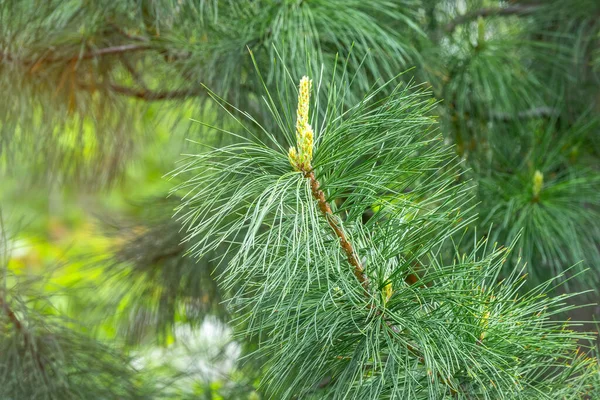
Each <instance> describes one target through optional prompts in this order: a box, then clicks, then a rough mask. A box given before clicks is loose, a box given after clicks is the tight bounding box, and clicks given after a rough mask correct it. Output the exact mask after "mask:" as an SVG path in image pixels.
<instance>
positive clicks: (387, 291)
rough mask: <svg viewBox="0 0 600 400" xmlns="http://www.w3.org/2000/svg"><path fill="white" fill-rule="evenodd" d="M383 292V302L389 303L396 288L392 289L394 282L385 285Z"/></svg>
mask: <svg viewBox="0 0 600 400" xmlns="http://www.w3.org/2000/svg"><path fill="white" fill-rule="evenodd" d="M381 293H382V295H383V304H387V302H388V301H389V300H390V298H391V297H392V294H393V293H394V290H393V289H392V282H389V283H388V284H387V285H385V286H384V287H383V289H382V290H381Z"/></svg>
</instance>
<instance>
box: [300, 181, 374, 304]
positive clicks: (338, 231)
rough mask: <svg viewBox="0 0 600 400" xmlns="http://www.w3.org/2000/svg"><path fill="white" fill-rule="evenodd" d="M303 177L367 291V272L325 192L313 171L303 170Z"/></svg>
mask: <svg viewBox="0 0 600 400" xmlns="http://www.w3.org/2000/svg"><path fill="white" fill-rule="evenodd" d="M304 177H305V178H307V179H308V180H309V181H310V190H311V192H312V195H313V197H314V198H315V200H317V202H318V203H319V209H320V210H321V212H322V213H323V215H324V216H325V218H326V219H327V223H328V224H329V226H330V227H331V229H333V231H334V232H335V235H336V236H337V237H338V239H339V241H340V246H341V247H342V250H344V253H345V254H346V257H347V259H348V263H349V264H350V265H351V266H352V267H353V272H354V276H356V279H358V282H359V283H360V284H361V285H362V287H363V288H364V289H365V291H367V292H368V290H369V285H370V281H369V277H368V276H367V274H365V268H364V267H363V265H362V263H361V262H360V259H359V258H358V255H357V254H356V251H354V247H352V244H351V243H350V242H349V241H348V238H347V237H346V234H345V233H344V231H343V229H342V227H341V225H340V223H339V221H338V220H337V218H336V217H335V216H334V215H333V211H331V206H330V205H329V203H327V200H326V199H325V193H323V191H322V190H321V185H320V183H319V181H318V180H317V178H316V177H315V174H314V172H313V171H307V172H304Z"/></svg>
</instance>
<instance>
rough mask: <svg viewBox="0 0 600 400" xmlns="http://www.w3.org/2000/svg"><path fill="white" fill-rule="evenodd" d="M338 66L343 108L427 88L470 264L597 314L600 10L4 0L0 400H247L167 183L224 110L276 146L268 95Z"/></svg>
mask: <svg viewBox="0 0 600 400" xmlns="http://www.w3.org/2000/svg"><path fill="white" fill-rule="evenodd" d="M250 53H252V55H253V57H254V61H253V59H252V57H251V56H250ZM336 68H337V69H338V71H339V70H342V69H344V68H345V69H346V71H347V74H346V75H341V74H339V73H338V74H337V75H335V78H334V79H336V80H338V84H340V85H345V84H348V83H349V82H350V81H352V82H353V83H354V86H353V87H354V88H356V89H354V92H353V93H350V95H349V96H348V100H347V101H348V102H349V103H352V102H356V101H358V100H359V99H360V98H361V96H362V95H363V94H364V93H365V92H366V91H367V90H368V89H369V88H370V87H371V86H372V85H374V84H375V83H376V82H379V83H382V82H385V81H387V80H389V79H391V78H393V77H395V76H397V75H398V74H401V73H403V75H402V76H401V77H400V79H401V80H403V81H405V82H407V83H408V82H409V81H412V82H415V83H417V84H421V85H423V86H424V87H427V88H429V90H430V91H431V99H432V101H438V103H437V104H438V105H437V107H436V108H435V115H436V116H438V120H439V129H440V130H441V132H442V133H443V134H444V137H445V139H446V142H447V143H448V145H451V146H453V147H454V149H455V150H456V156H457V160H458V161H460V162H461V165H462V167H463V170H464V172H463V174H462V175H459V176H457V177H456V179H457V182H458V181H463V180H467V181H469V182H470V183H471V184H472V185H471V187H472V189H471V191H472V193H471V195H472V198H473V200H472V206H473V213H474V214H477V215H478V218H477V220H476V221H475V222H474V223H472V224H471V226H470V228H469V231H468V232H466V233H464V235H465V237H466V238H467V239H466V240H464V243H465V245H464V246H465V248H468V247H469V245H470V244H469V243H472V242H473V240H472V239H474V238H482V237H484V236H488V237H489V238H490V240H491V241H492V242H498V243H500V244H509V243H511V242H513V241H515V240H516V247H517V248H518V249H519V251H516V252H514V255H515V256H514V260H511V262H509V263H507V269H510V268H514V267H515V266H517V265H525V268H526V270H527V273H528V275H529V277H530V284H531V285H533V284H536V283H540V282H543V281H545V280H547V279H549V278H552V277H555V276H557V275H559V274H561V273H564V274H565V275H564V277H565V278H561V280H563V281H564V282H563V285H562V286H560V287H559V288H557V289H556V291H557V293H561V292H578V291H584V292H586V293H585V294H584V295H582V296H579V297H577V301H578V302H579V303H578V305H582V306H583V305H587V304H590V303H595V302H596V301H597V295H598V293H597V285H598V282H599V281H600V246H599V245H600V223H599V222H598V221H599V217H600V215H599V210H600V208H599V207H600V174H599V173H598V172H599V169H600V162H599V160H600V2H598V1H597V0H570V1H563V0H546V1H535V0H513V1H493V0H371V1H368V2H365V1H359V0H119V1H114V0H110V1H109V0H96V1H91V0H48V1H36V0H12V1H11V0H0V93H1V97H0V210H1V221H2V227H1V228H2V229H1V231H2V238H1V239H0V244H1V246H0V252H1V254H0V256H1V260H0V261H1V262H2V271H3V272H2V277H3V282H4V283H3V286H2V288H1V290H0V307H1V308H2V310H3V311H2V313H1V314H2V317H0V350H3V351H0V364H2V365H4V367H0V372H3V373H4V375H3V376H4V377H5V378H0V379H5V381H4V382H5V383H7V385H6V386H4V387H6V388H11V389H10V390H13V392H12V393H22V397H19V396H16V397H6V398H91V397H86V393H94V394H95V395H94V397H93V398H107V399H110V398H206V399H238V398H239V399H260V398H262V395H263V394H262V392H261V389H260V388H259V382H260V376H261V374H260V366H256V365H255V364H249V365H247V364H242V363H239V362H238V361H239V360H240V359H241V358H242V357H243V355H244V354H248V352H250V351H251V350H252V346H253V344H252V343H246V342H244V341H243V340H241V339H240V338H235V339H234V338H233V336H232V332H231V328H230V324H229V323H228V321H229V320H230V319H229V316H228V314H227V311H226V309H225V308H224V306H223V304H222V300H223V298H224V296H226V295H227V294H226V293H223V292H222V291H221V290H220V289H219V288H218V286H217V285H216V284H215V281H214V273H213V270H214V268H215V267H216V266H215V265H213V263H212V262H211V259H210V257H209V258H207V259H205V260H200V261H198V260H194V259H192V258H190V257H186V252H187V250H188V249H189V248H190V246H193V243H190V242H182V239H183V233H182V232H181V231H180V225H179V222H178V221H177V220H176V219H173V218H171V217H172V215H173V211H174V208H175V207H176V206H177V204H178V198H177V197H178V194H176V193H173V194H171V195H170V196H169V193H170V190H171V189H172V188H173V187H174V186H175V183H174V182H176V181H177V178H176V177H175V178H173V177H172V176H170V175H169V173H170V172H171V171H173V170H174V169H175V168H176V167H177V161H178V160H180V159H181V158H182V154H187V153H197V152H199V151H201V149H202V146H201V145H200V144H199V143H201V144H203V145H210V146H219V145H223V144H225V143H226V140H227V139H225V138H224V135H223V134H222V133H220V132H219V131H218V130H215V129H211V128H210V125H215V126H219V127H223V128H224V129H232V130H233V129H235V128H234V124H233V123H232V120H231V118H229V117H230V116H231V115H233V116H234V117H235V116H236V115H239V113H240V111H239V110H242V111H244V112H248V113H250V114H252V115H253V117H254V118H255V119H256V121H257V122H258V123H260V124H261V125H262V126H263V127H264V128H265V129H267V130H270V129H275V128H274V127H275V124H274V121H269V119H268V118H267V116H268V110H267V108H266V105H265V103H264V102H263V100H262V96H263V95H264V86H266V87H268V88H277V87H278V86H277V85H278V83H281V82H283V81H284V79H285V78H284V76H285V75H287V74H289V75H291V76H292V77H294V79H295V80H298V78H299V77H300V76H302V75H303V74H305V73H306V72H307V71H314V72H316V74H318V76H322V77H323V81H324V82H328V81H329V80H330V79H331V76H332V74H333V71H334V70H335V69H336ZM256 70H258V71H260V75H259V74H258V73H257V72H256ZM318 76H316V77H315V80H318ZM204 85H205V86H206V87H207V88H210V90H212V91H213V92H214V93H215V94H216V95H218V96H220V97H222V98H223V99H225V100H227V101H228V102H229V103H231V105H232V106H231V107H226V108H224V109H221V108H219V107H217V106H215V104H214V103H213V102H211V99H210V96H209V95H208V93H207V90H206V89H205V86H204ZM323 92H324V93H325V95H326V90H324V91H323ZM197 121H202V122H203V123H204V124H200V123H198V122H197ZM238 133H239V134H241V135H244V134H247V133H246V132H238ZM256 134H260V129H257V132H256ZM274 134H276V135H280V136H281V137H283V136H282V133H281V132H276V131H274ZM490 227H491V229H490ZM518 263H520V264H518ZM598 313H599V311H598V309H597V308H596V306H594V305H592V306H587V307H585V308H582V309H580V310H578V311H577V312H572V313H571V314H570V315H568V316H567V317H571V318H573V319H576V320H582V321H590V322H593V321H594V319H595V317H596V315H597V314H598ZM3 327H7V329H4V330H3ZM10 327H12V328H11V329H8V328H10ZM588 327H591V329H595V327H594V325H593V324H590V325H588ZM19 335H20V336H22V337H25V341H24V342H23V341H22V340H21V341H17V339H16V338H18V337H19ZM19 346H20V347H19ZM98 354H102V356H101V357H100V356H98ZM15 365H16V366H17V367H14V366H15ZM49 365H50V366H49ZM82 366H85V368H84V367H82ZM13 367H14V368H13ZM49 370H51V372H50V371H49ZM78 374H79V375H81V377H80V378H77V376H79V375H78ZM48 376H53V377H55V376H60V377H63V379H62V380H60V379H57V380H56V381H54V380H52V382H49V381H48V379H47V377H48ZM115 377H118V379H117V378H115ZM0 382H2V381H0ZM19 382H20V383H19ZM23 382H25V384H23ZM61 382H62V383H61ZM65 382H67V383H68V384H67V383H65ZM107 382H110V383H107ZM0 386H1V385H0ZM17 388H18V389H17ZM3 390H8V389H1V388H0V393H2V394H5V392H3ZM17 390H21V391H22V392H16V391H17ZM6 393H9V392H8V391H7V392H6ZM49 393H55V394H54V395H53V396H54V397H52V396H50V395H49ZM56 393H59V394H56ZM27 396H29V397H27ZM36 396H37V397H36ZM44 396H46V397H44ZM69 396H71V397H69Z"/></svg>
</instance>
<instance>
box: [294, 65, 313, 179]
mask: <svg viewBox="0 0 600 400" xmlns="http://www.w3.org/2000/svg"><path fill="white" fill-rule="evenodd" d="M311 88H312V80H310V79H309V78H308V77H307V76H304V77H302V79H301V80H300V86H299V90H298V109H297V112H296V116H297V119H296V145H297V149H296V148H294V147H292V148H290V150H289V152H288V157H289V159H290V164H292V167H294V169H295V170H296V171H310V170H311V161H312V154H313V146H314V133H313V130H312V127H311V126H310V124H309V123H308V111H309V105H310V90H311Z"/></svg>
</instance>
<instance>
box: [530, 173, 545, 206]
mask: <svg viewBox="0 0 600 400" xmlns="http://www.w3.org/2000/svg"><path fill="white" fill-rule="evenodd" d="M543 186H544V174H542V173H541V172H540V171H539V170H536V171H535V174H533V199H534V200H536V201H537V200H538V198H539V195H540V192H541V191H542V187H543Z"/></svg>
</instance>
